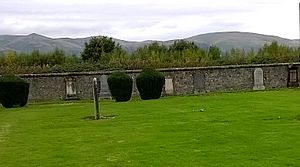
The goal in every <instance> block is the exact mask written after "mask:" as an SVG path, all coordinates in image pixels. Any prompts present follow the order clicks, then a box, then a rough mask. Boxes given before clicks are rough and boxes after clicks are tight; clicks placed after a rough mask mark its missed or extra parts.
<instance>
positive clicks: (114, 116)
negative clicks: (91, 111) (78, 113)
mask: <svg viewBox="0 0 300 167" xmlns="http://www.w3.org/2000/svg"><path fill="white" fill-rule="evenodd" d="M116 116H117V115H101V116H100V119H99V120H103V119H115V118H116ZM82 119H84V120H96V119H95V116H94V115H93V116H86V117H83V118H82Z"/></svg>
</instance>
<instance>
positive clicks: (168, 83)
mask: <svg viewBox="0 0 300 167" xmlns="http://www.w3.org/2000/svg"><path fill="white" fill-rule="evenodd" d="M165 92H166V94H167V95H171V94H173V93H174V86H173V79H171V78H169V79H165Z"/></svg>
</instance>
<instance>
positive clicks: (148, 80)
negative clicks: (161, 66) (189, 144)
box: [136, 68, 165, 100]
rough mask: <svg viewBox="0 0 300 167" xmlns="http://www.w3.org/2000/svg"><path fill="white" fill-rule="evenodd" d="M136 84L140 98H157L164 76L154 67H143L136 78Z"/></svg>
mask: <svg viewBox="0 0 300 167" xmlns="http://www.w3.org/2000/svg"><path fill="white" fill-rule="evenodd" d="M136 84H137V88H138V91H139V93H140V96H141V99H143V100H148V99H159V98H160V96H161V91H162V88H163V86H164V84H165V77H164V75H163V74H162V73H160V72H158V71H156V70H155V69H152V68H145V69H143V70H142V72H141V73H140V75H139V76H138V77H137V78H136Z"/></svg>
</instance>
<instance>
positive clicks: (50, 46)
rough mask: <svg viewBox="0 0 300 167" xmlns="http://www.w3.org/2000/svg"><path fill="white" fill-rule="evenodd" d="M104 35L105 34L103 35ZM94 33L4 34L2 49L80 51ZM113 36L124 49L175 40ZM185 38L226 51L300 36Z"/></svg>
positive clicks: (295, 43) (294, 44) (289, 42)
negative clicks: (71, 35)
mask: <svg viewBox="0 0 300 167" xmlns="http://www.w3.org/2000/svg"><path fill="white" fill-rule="evenodd" d="M99 36H101V35H99ZM90 39H91V37H85V38H50V37H47V36H43V35H40V34H36V33H31V34H29V35H0V52H5V51H7V50H15V51H17V52H31V51H33V50H35V49H36V50H39V51H41V52H51V51H53V50H54V49H55V48H59V49H62V50H64V51H65V53H66V54H74V55H80V53H81V52H82V51H83V49H84V46H85V45H84V44H85V42H88V41H89V40H90ZM113 40H114V41H115V42H117V43H119V44H120V45H121V46H122V48H123V49H125V50H126V51H128V52H133V51H134V50H136V49H137V48H139V47H143V46H145V45H147V44H149V43H151V42H159V43H162V44H163V45H166V46H169V45H171V44H172V43H173V42H174V41H175V40H178V39H174V40H167V41H159V40H145V41H141V42H137V41H126V40H121V39H115V38H113ZM183 40H187V41H192V42H194V43H195V44H196V45H197V46H199V47H200V48H203V49H207V48H208V47H209V46H211V45H216V46H217V47H219V48H220V49H221V50H222V51H223V52H226V51H229V50H230V49H232V48H239V49H244V50H246V51H247V50H251V49H253V50H257V49H259V48H261V47H262V46H263V45H264V44H266V43H271V42H273V41H277V42H278V43H279V44H284V45H287V46H290V47H299V46H300V41H299V40H296V39H287V38H281V37H278V36H274V35H264V34H258V33H251V32H239V31H229V32H214V33H206V34H200V35H195V36H191V37H188V38H183Z"/></svg>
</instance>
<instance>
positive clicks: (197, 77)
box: [194, 73, 205, 93]
mask: <svg viewBox="0 0 300 167" xmlns="http://www.w3.org/2000/svg"><path fill="white" fill-rule="evenodd" d="M204 91H205V75H204V73H195V74H194V92H195V93H197V92H204Z"/></svg>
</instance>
